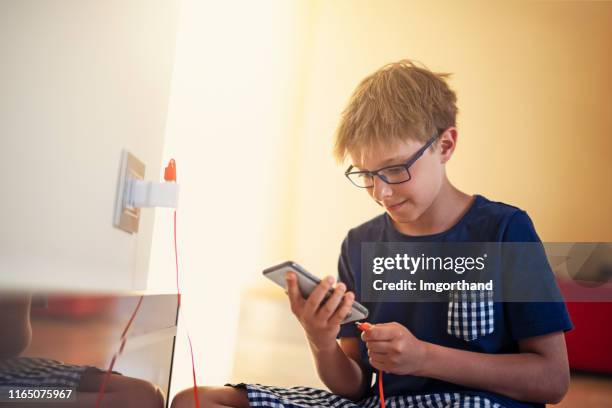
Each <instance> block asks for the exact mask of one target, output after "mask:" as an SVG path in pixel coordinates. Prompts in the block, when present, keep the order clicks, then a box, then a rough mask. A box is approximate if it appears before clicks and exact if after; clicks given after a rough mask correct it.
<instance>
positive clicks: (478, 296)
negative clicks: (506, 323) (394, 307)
mask: <svg viewBox="0 0 612 408" xmlns="http://www.w3.org/2000/svg"><path fill="white" fill-rule="evenodd" d="M494 310H495V309H494V306H493V291H492V290H484V291H469V290H465V291H464V290H460V291H452V292H449V301H448V323H447V326H446V331H447V333H448V334H450V335H451V336H455V337H458V338H460V339H463V340H465V341H473V340H476V339H477V338H479V337H482V336H486V335H487V334H490V333H492V332H493V328H494V327H495V321H494Z"/></svg>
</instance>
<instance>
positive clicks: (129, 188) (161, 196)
mask: <svg viewBox="0 0 612 408" xmlns="http://www.w3.org/2000/svg"><path fill="white" fill-rule="evenodd" d="M125 189H126V190H125V207H128V208H142V207H169V208H176V207H177V205H178V190H179V186H178V184H177V183H172V182H164V183H159V182H155V181H144V180H137V179H134V178H130V179H129V180H128V182H127V183H126V186H125Z"/></svg>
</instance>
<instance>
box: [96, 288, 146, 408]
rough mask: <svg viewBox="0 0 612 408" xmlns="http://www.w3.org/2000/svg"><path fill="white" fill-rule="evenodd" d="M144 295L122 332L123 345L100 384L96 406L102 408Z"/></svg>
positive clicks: (114, 356)
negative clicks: (114, 369) (115, 367)
mask: <svg viewBox="0 0 612 408" xmlns="http://www.w3.org/2000/svg"><path fill="white" fill-rule="evenodd" d="M143 297H144V296H140V299H138V304H137V305H136V308H135V309H134V311H133V312H132V316H131V317H130V320H129V321H128V323H127V325H126V326H125V328H124V329H123V333H121V346H119V351H117V352H116V353H115V354H114V355H113V358H112V359H111V363H110V365H109V367H108V370H106V373H105V374H104V380H103V381H102V384H100V390H99V391H98V398H97V399H96V408H100V404H101V403H102V399H103V398H104V392H105V391H106V385H107V384H108V380H109V378H110V375H111V371H113V367H114V366H115V361H117V357H119V355H120V354H121V353H123V348H124V347H125V343H126V341H127V332H128V330H129V328H130V326H131V325H132V322H133V321H134V318H135V317H136V314H137V313H138V310H139V309H140V305H141V304H142V299H143Z"/></svg>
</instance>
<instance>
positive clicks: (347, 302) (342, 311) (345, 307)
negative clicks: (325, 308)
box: [329, 292, 355, 324]
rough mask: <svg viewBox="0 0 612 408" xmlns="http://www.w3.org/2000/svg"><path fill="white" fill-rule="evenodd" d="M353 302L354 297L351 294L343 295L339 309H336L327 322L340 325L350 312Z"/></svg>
mask: <svg viewBox="0 0 612 408" xmlns="http://www.w3.org/2000/svg"><path fill="white" fill-rule="evenodd" d="M353 300H355V295H354V294H353V292H347V293H345V294H344V298H343V299H342V303H341V304H340V307H338V309H336V312H335V313H334V314H333V315H332V317H330V318H329V322H330V323H332V324H340V322H342V321H343V320H344V319H345V318H346V316H347V315H348V314H349V312H350V311H351V308H352V307H353Z"/></svg>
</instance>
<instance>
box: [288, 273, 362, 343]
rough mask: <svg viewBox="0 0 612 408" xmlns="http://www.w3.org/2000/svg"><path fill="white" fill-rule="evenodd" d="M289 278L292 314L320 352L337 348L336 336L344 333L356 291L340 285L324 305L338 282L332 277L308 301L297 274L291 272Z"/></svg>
mask: <svg viewBox="0 0 612 408" xmlns="http://www.w3.org/2000/svg"><path fill="white" fill-rule="evenodd" d="M286 279H287V294H288V295H289V302H290V303H291V311H292V312H293V314H294V315H295V316H296V317H297V319H298V320H299V322H300V324H301V325H302V327H303V328H304V331H305V332H306V336H307V338H308V341H309V342H310V343H311V344H312V345H313V346H314V347H316V348H317V349H318V350H325V349H332V348H334V347H337V342H336V335H337V334H338V332H339V331H340V322H341V321H342V320H344V318H345V317H346V315H348V314H349V312H350V311H351V307H353V300H354V299H355V295H354V294H353V293H352V292H348V293H345V292H346V286H345V285H344V283H339V284H337V285H336V287H335V288H334V291H333V293H332V295H331V296H330V297H329V298H328V299H327V300H326V301H325V302H324V303H323V300H324V298H325V294H326V293H327V291H328V290H329V289H330V288H331V287H332V285H333V283H334V278H332V277H331V276H328V277H327V278H326V279H323V280H322V281H321V283H319V284H318V285H317V287H316V288H315V289H314V291H313V292H312V293H311V294H310V296H308V299H304V298H303V297H302V294H301V293H300V290H299V288H298V284H297V277H296V276H295V274H294V273H291V272H289V273H287V278H286ZM321 303H323V304H322V305H321Z"/></svg>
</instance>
